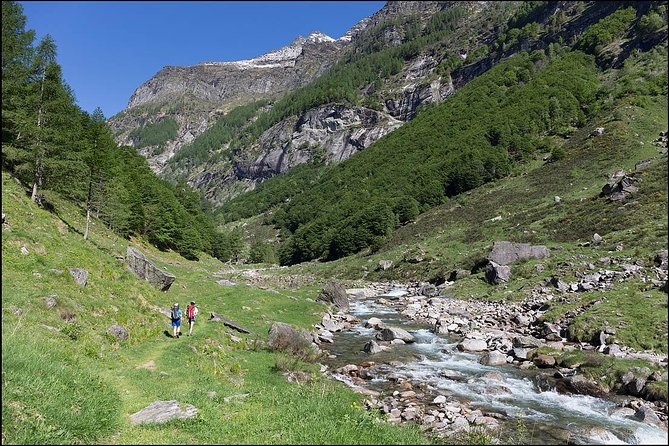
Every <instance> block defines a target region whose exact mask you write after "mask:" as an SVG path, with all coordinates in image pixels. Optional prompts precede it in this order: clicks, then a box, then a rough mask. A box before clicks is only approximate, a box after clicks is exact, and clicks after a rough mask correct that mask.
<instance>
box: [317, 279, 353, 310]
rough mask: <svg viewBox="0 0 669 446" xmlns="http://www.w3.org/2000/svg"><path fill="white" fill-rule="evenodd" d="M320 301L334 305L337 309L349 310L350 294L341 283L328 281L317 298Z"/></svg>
mask: <svg viewBox="0 0 669 446" xmlns="http://www.w3.org/2000/svg"><path fill="white" fill-rule="evenodd" d="M316 300H317V301H320V302H325V303H326V304H328V305H333V306H334V307H335V308H336V309H337V310H340V311H343V312H347V311H348V308H349V307H348V294H346V290H345V289H344V287H342V286H341V285H339V284H338V283H336V282H328V283H327V284H326V285H325V287H323V291H321V294H319V295H318V298H317V299H316Z"/></svg>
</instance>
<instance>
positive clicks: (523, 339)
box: [513, 336, 543, 348]
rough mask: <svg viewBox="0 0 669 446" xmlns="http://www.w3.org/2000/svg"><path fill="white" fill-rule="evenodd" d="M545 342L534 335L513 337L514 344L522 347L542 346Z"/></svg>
mask: <svg viewBox="0 0 669 446" xmlns="http://www.w3.org/2000/svg"><path fill="white" fill-rule="evenodd" d="M542 344H543V343H542V342H541V341H540V340H539V339H537V338H534V337H532V336H516V337H515V338H513V346H514V348H515V347H522V348H538V347H541V345H542Z"/></svg>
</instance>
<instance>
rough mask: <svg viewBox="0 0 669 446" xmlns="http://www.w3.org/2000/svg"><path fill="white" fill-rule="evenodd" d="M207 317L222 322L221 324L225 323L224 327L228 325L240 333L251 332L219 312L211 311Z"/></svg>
mask: <svg viewBox="0 0 669 446" xmlns="http://www.w3.org/2000/svg"><path fill="white" fill-rule="evenodd" d="M209 318H210V320H212V321H214V322H219V321H220V322H223V325H225V326H226V327H230V328H232V329H233V330H237V331H238V332H240V333H251V331H250V330H248V329H246V328H244V327H242V326H240V325H238V324H237V323H236V322H233V321H231V320H229V319H226V318H224V317H223V316H221V315H220V314H217V313H214V312H213V311H212V312H210V313H209Z"/></svg>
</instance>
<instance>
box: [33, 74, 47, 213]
mask: <svg viewBox="0 0 669 446" xmlns="http://www.w3.org/2000/svg"><path fill="white" fill-rule="evenodd" d="M45 78H46V71H44V72H43V73H42V85H41V89H40V94H39V108H38V109H37V147H36V148H35V179H34V181H33V193H32V195H30V200H31V201H32V202H33V203H34V202H35V200H36V199H37V185H38V184H39V182H40V180H41V173H40V168H41V166H40V153H39V151H40V146H41V144H42V141H41V137H40V128H41V127H42V101H43V100H44V81H45Z"/></svg>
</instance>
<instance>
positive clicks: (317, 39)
mask: <svg viewBox="0 0 669 446" xmlns="http://www.w3.org/2000/svg"><path fill="white" fill-rule="evenodd" d="M334 41H335V39H333V38H332V37H330V36H328V35H327V34H323V33H322V32H320V31H314V32H312V33H310V34H309V35H308V36H307V42H311V43H322V42H334Z"/></svg>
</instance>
